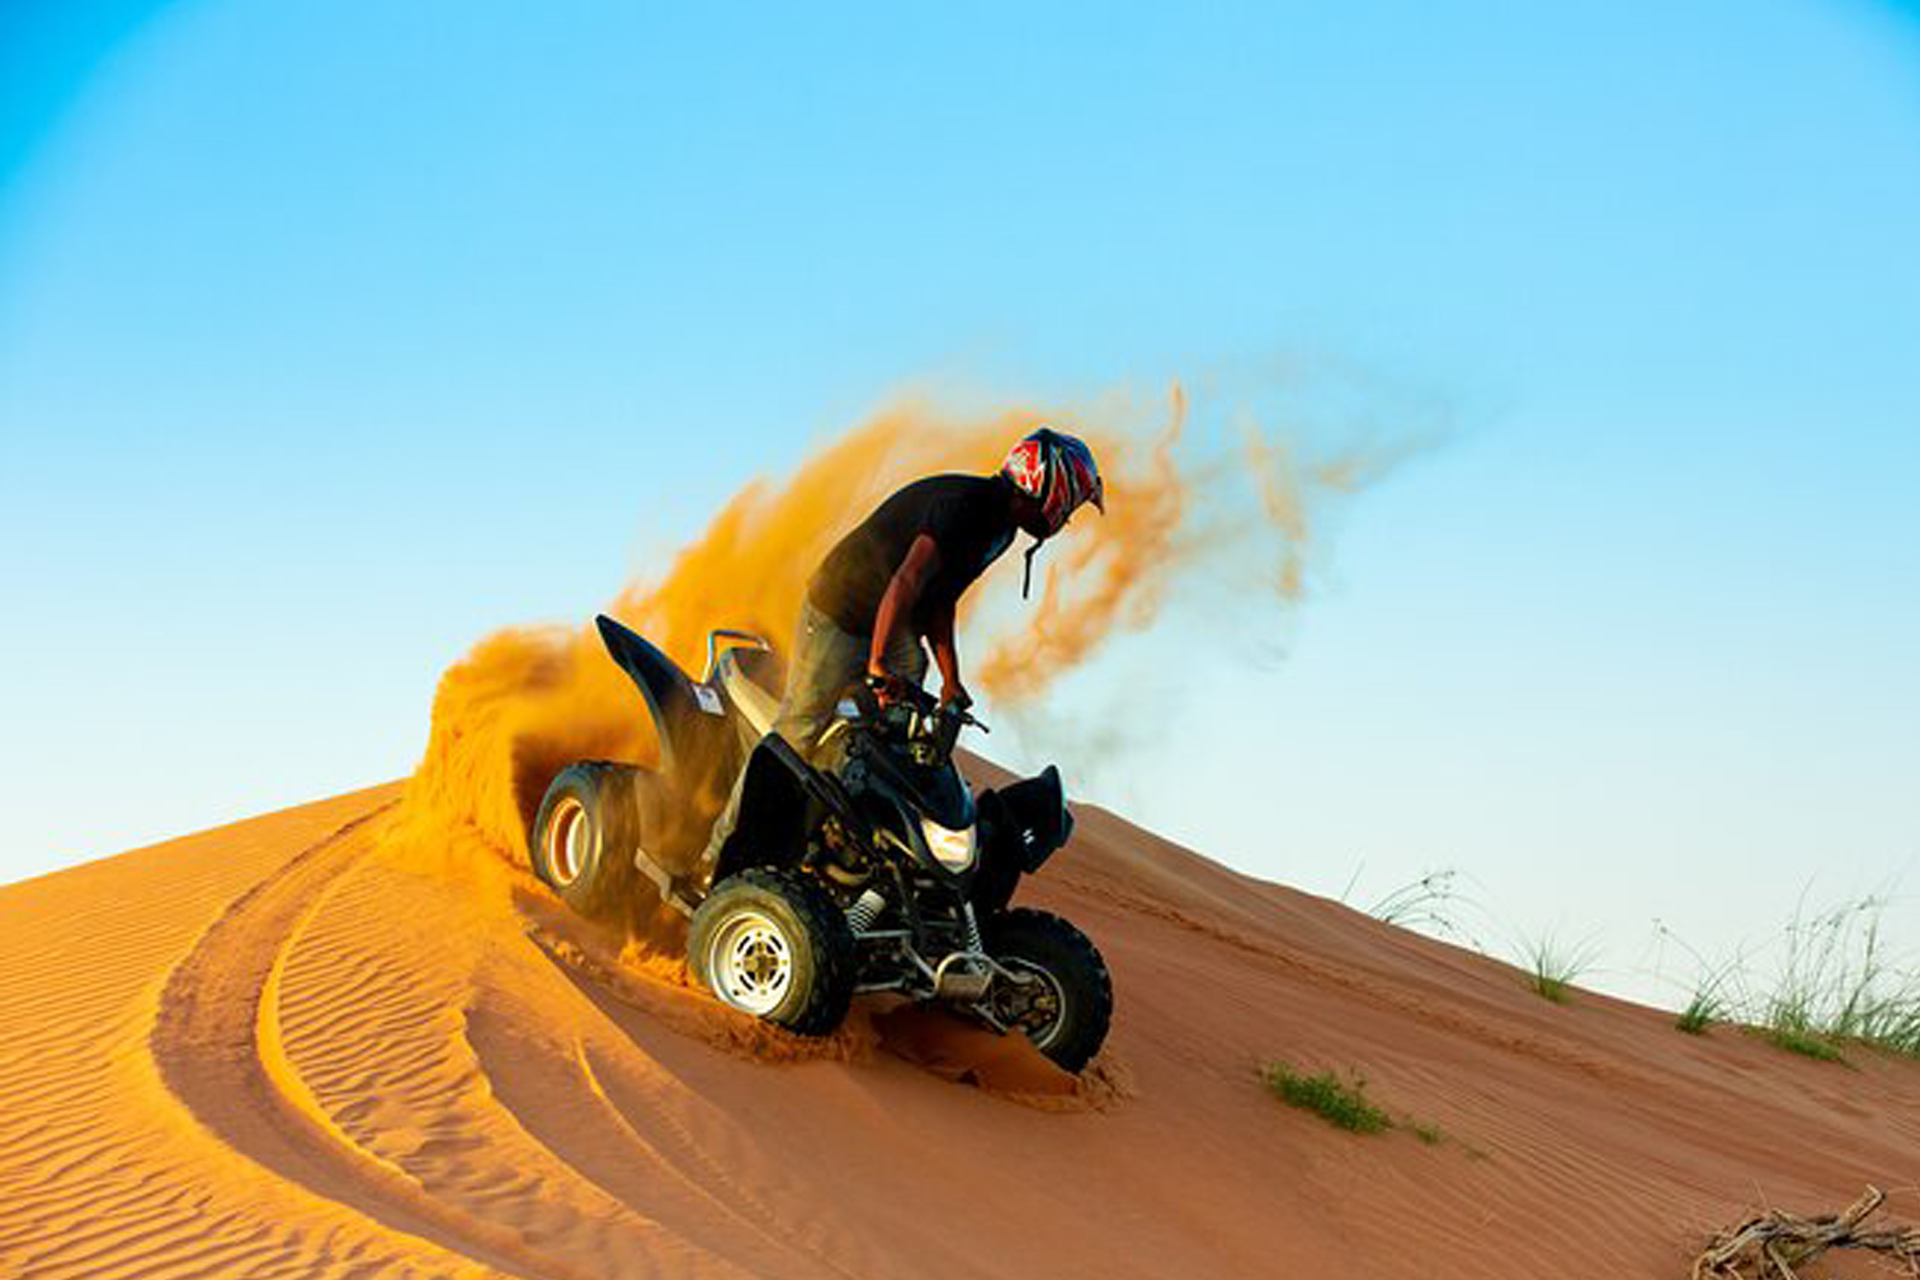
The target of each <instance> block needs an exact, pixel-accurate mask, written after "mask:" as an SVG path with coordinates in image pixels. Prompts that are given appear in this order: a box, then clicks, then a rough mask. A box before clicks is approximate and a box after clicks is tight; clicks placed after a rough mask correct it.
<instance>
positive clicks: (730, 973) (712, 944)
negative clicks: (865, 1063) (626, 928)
mask: <svg viewBox="0 0 1920 1280" xmlns="http://www.w3.org/2000/svg"><path fill="white" fill-rule="evenodd" d="M687 963H688V965H689V967H690V968H692V970H693V976H694V978H695V980H697V981H698V982H699V983H700V984H701V985H702V986H704V987H706V988H707V989H708V990H709V991H711V992H713V994H714V995H716V996H718V997H719V998H720V1002H721V1003H722V1004H726V1005H731V1006H732V1007H733V1008H735V1009H738V1010H740V1011H741V1012H742V1013H750V1014H753V1015H754V1016H755V1017H757V1018H763V1019H765V1020H766V1021H768V1022H772V1023H775V1024H777V1025H779V1026H782V1027H785V1028H787V1029H788V1030H789V1031H797V1032H799V1033H800V1034H801V1035H807V1036H820V1035H826V1034H827V1033H828V1032H830V1031H832V1030H833V1029H834V1028H835V1027H837V1026H839V1025H840V1020H841V1019H842V1018H844V1017H846V1015H847V1005H848V1003H849V1002H850V1001H851V1000H852V999H853V981H854V956H853V933H852V932H851V931H850V930H849V929H848V928H847V918H846V916H845V915H844V914H842V913H841V911H840V910H839V908H838V907H836V906H835V905H834V902H833V899H832V898H830V897H828V896H827V894H826V892H825V891H824V890H822V889H821V888H820V887H819V886H818V885H815V884H814V883H813V882H811V881H809V880H805V879H802V878H801V877H799V876H795V875H789V874H787V873H786V872H781V871H770V870H767V869H765V868H761V867H753V868H749V869H748V870H746V871H742V872H741V873H740V874H739V875H735V876H728V877H727V878H726V879H725V880H722V881H721V882H720V883H719V884H718V885H715V886H714V889H713V892H712V893H709V894H708V895H707V897H706V900H705V901H703V902H702V903H701V904H700V907H699V909H698V910H696V911H695V912H694V913H693V923H692V925H691V926H689V928H688V930H687Z"/></svg>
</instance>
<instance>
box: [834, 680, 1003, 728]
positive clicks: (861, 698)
mask: <svg viewBox="0 0 1920 1280" xmlns="http://www.w3.org/2000/svg"><path fill="white" fill-rule="evenodd" d="M889 684H891V687H890V688H889V687H888V686H889ZM854 705H855V706H856V707H858V708H859V709H860V714H861V716H862V717H863V718H871V719H878V720H883V721H884V720H886V719H888V718H889V713H891V712H893V710H894V708H895V707H905V708H906V709H907V710H908V711H909V712H911V713H912V715H913V716H914V717H916V718H931V719H932V720H933V721H934V722H935V724H936V725H938V724H939V722H940V721H942V720H945V721H949V722H951V724H952V725H953V727H954V731H955V732H958V730H960V729H963V728H966V727H968V726H972V727H974V728H977V729H979V730H980V732H982V733H991V732H993V731H992V730H991V729H989V728H987V726H986V724H985V723H984V722H982V721H981V720H980V719H979V718H978V717H977V716H975V715H974V714H973V713H972V712H971V711H969V710H967V709H966V708H965V707H959V706H955V705H954V704H952V703H950V702H942V701H940V700H939V699H937V698H935V697H934V696H933V695H932V694H930V693H928V692H927V691H926V690H925V689H922V688H920V687H919V686H918V685H915V684H909V683H908V682H906V681H905V680H901V679H898V678H895V679H894V680H892V681H891V682H888V681H883V680H881V679H880V678H879V677H878V676H869V677H867V679H866V680H865V681H863V682H862V683H860V684H859V685H857V686H855V694H854ZM901 727H902V728H905V729H907V731H908V732H909V733H911V732H912V728H913V727H912V726H911V725H903V726H901Z"/></svg>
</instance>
